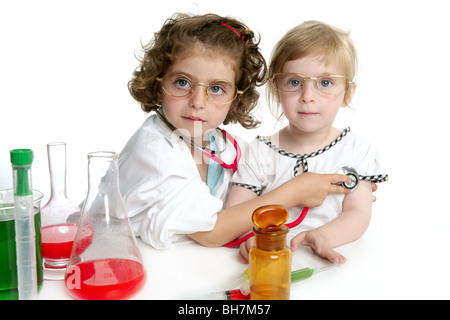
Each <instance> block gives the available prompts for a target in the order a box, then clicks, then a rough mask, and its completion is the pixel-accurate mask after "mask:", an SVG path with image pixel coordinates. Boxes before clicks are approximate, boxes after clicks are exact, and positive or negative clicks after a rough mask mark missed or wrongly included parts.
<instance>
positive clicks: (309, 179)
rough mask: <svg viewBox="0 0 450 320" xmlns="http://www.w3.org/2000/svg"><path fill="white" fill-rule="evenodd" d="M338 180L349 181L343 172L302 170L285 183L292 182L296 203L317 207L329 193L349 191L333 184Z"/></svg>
mask: <svg viewBox="0 0 450 320" xmlns="http://www.w3.org/2000/svg"><path fill="white" fill-rule="evenodd" d="M338 182H350V177H349V176H347V175H345V174H319V173H312V172H304V173H302V174H300V175H298V176H297V177H295V178H293V179H291V180H289V181H288V182H287V183H293V184H294V186H293V191H295V192H296V195H297V197H296V198H297V200H298V201H297V203H296V204H295V205H302V206H304V207H318V206H320V205H321V204H322V202H323V201H324V200H325V198H326V197H327V195H328V194H329V193H341V194H346V193H349V191H348V190H346V189H345V188H344V187H342V186H338V185H335V183H338Z"/></svg>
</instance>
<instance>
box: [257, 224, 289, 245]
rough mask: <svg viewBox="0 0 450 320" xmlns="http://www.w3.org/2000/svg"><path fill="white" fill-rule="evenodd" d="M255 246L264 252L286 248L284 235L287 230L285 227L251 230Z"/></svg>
mask: <svg viewBox="0 0 450 320" xmlns="http://www.w3.org/2000/svg"><path fill="white" fill-rule="evenodd" d="M253 232H254V233H255V245H256V247H257V248H258V249H260V250H264V251H279V250H282V249H283V248H284V247H286V235H287V234H288V232H289V228H288V227H286V226H285V225H282V226H278V227H269V228H264V229H263V228H256V227H255V228H253Z"/></svg>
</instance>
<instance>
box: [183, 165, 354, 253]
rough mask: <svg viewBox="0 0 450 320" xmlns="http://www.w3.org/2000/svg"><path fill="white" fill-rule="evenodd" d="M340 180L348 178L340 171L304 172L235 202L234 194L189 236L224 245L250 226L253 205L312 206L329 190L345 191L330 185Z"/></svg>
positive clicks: (212, 245) (318, 203)
mask: <svg viewBox="0 0 450 320" xmlns="http://www.w3.org/2000/svg"><path fill="white" fill-rule="evenodd" d="M340 181H346V182H348V181H350V178H349V177H348V176H346V175H341V174H317V173H310V172H305V173H303V174H301V175H299V176H297V177H295V178H293V179H291V180H289V181H287V182H285V183H284V184H282V185H281V186H279V187H278V188H276V189H274V190H272V191H271V192H268V193H266V194H264V195H262V196H260V197H256V196H255V197H254V198H253V199H251V200H248V201H245V202H243V203H239V204H236V203H238V201H239V199H238V198H236V200H230V203H229V204H227V205H226V206H225V208H224V209H223V210H222V211H220V212H219V213H218V215H217V222H216V225H215V227H214V229H213V230H211V231H205V232H197V233H193V234H190V235H189V236H190V237H191V238H192V239H194V240H195V241H197V242H199V243H200V244H202V245H205V246H208V247H217V246H221V245H224V244H226V243H228V242H230V241H232V240H234V239H236V238H238V237H240V236H242V235H243V234H245V233H246V232H248V231H249V230H250V229H251V228H252V226H253V223H252V219H251V215H252V213H253V211H254V210H255V209H256V208H258V207H261V206H263V205H269V204H282V205H284V206H285V207H287V208H288V209H289V208H292V207H294V206H297V205H302V206H307V207H316V206H319V205H321V204H322V202H323V201H324V200H325V198H326V196H327V195H328V194H329V193H348V191H346V190H345V189H344V188H342V187H340V186H336V185H333V183H336V182H340ZM235 188H239V189H245V188H242V187H234V188H233V189H235ZM239 189H237V190H239ZM237 190H232V191H233V193H230V196H233V198H234V197H235V196H236V194H235V192H238V191H237ZM241 191H242V197H243V198H248V199H250V198H252V197H253V196H252V195H250V194H249V193H248V192H251V191H249V190H241ZM236 197H237V196H236ZM241 200H242V199H241ZM199 201H201V199H200V200H199ZM232 204H235V205H232Z"/></svg>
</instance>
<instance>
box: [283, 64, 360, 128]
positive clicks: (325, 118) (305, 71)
mask: <svg viewBox="0 0 450 320" xmlns="http://www.w3.org/2000/svg"><path fill="white" fill-rule="evenodd" d="M281 72H283V73H298V74H301V75H303V76H305V77H319V76H322V75H341V72H340V69H339V68H337V66H334V65H328V66H327V65H325V64H324V63H323V62H322V61H321V60H319V59H318V58H317V57H311V56H307V57H304V58H301V59H297V60H291V61H287V62H286V63H285V64H284V65H283V67H282V69H281ZM354 89H355V88H353V89H352V90H353V91H354ZM352 94H353V93H352ZM344 96H345V90H344V91H342V92H341V93H339V94H325V93H322V92H320V91H319V90H317V88H316V86H315V83H314V80H306V81H305V84H304V87H303V89H302V90H300V91H296V92H280V101H281V106H282V109H283V113H284V115H285V116H286V118H287V119H288V120H289V123H290V125H291V126H295V127H296V128H297V129H298V130H300V131H301V132H305V133H313V132H319V131H324V130H329V129H330V128H331V126H332V125H333V122H334V119H335V117H336V114H337V112H338V111H339V109H340V108H341V107H345V106H346V104H345V102H344ZM350 98H351V97H350Z"/></svg>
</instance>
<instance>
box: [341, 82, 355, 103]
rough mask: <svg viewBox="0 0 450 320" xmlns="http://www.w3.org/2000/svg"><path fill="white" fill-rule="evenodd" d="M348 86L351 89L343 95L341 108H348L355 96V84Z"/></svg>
mask: <svg viewBox="0 0 450 320" xmlns="http://www.w3.org/2000/svg"><path fill="white" fill-rule="evenodd" d="M350 86H351V87H350V88H349V89H348V90H347V92H346V93H345V96H344V100H343V101H342V105H341V107H342V108H345V107H348V106H349V105H350V102H351V101H352V98H353V95H354V94H355V91H356V87H357V84H356V82H355V83H352V84H350Z"/></svg>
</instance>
